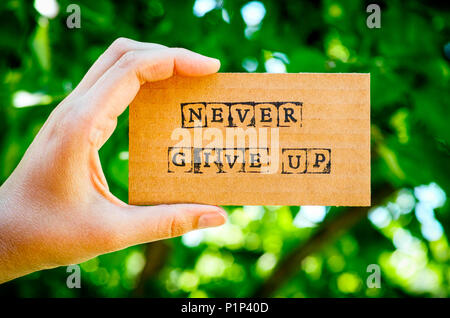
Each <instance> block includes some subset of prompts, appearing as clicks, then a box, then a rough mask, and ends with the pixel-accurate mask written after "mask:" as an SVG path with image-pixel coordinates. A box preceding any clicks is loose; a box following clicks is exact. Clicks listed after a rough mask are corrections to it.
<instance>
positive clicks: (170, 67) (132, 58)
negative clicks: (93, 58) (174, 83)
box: [86, 48, 220, 118]
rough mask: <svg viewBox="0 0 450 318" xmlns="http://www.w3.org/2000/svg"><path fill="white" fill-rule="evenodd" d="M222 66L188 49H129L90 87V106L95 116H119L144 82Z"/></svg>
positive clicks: (205, 73) (210, 71)
mask: <svg viewBox="0 0 450 318" xmlns="http://www.w3.org/2000/svg"><path fill="white" fill-rule="evenodd" d="M219 67H220V62H219V60H217V59H214V58H210V57H206V56H204V55H200V54H198V53H195V52H192V51H189V50H186V49H180V48H163V49H152V50H140V51H129V52H127V53H125V54H124V55H123V56H122V57H121V58H120V59H119V60H118V61H117V62H116V63H115V64H114V65H113V66H112V67H111V68H109V69H108V70H107V71H106V72H105V73H104V74H103V75H102V76H101V77H100V78H99V79H98V81H97V82H96V83H95V84H94V85H93V86H92V87H91V88H90V89H89V91H88V92H87V94H86V97H87V99H86V100H87V101H88V104H89V105H87V106H88V107H89V108H90V109H89V112H93V114H95V116H96V117H97V116H100V117H103V116H107V118H116V117H118V116H119V115H120V114H121V113H122V112H123V111H124V110H125V109H126V107H127V106H128V104H130V103H131V101H132V100H133V99H134V97H135V96H136V94H137V92H138V91H139V88H140V86H141V85H142V84H144V83H145V82H153V81H158V80H163V79H167V78H169V77H171V76H172V75H173V74H174V72H176V73H177V74H180V75H183V76H202V75H208V74H212V73H215V72H217V71H218V70H219ZM103 118H105V117H103Z"/></svg>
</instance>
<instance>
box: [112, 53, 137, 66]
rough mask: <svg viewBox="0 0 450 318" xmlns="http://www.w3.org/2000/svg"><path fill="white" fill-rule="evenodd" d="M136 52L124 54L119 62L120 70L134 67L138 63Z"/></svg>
mask: <svg viewBox="0 0 450 318" xmlns="http://www.w3.org/2000/svg"><path fill="white" fill-rule="evenodd" d="M136 55H137V54H136V52H135V51H128V52H126V53H125V54H123V55H122V56H121V57H120V59H119V61H118V62H117V66H118V67H119V68H130V67H133V66H134V64H135V63H136V59H137V56H136Z"/></svg>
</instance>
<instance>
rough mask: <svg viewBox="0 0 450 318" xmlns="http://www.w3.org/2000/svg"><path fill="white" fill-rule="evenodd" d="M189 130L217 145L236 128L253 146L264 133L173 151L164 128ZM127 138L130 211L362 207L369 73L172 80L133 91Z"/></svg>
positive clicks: (366, 184)
mask: <svg viewBox="0 0 450 318" xmlns="http://www.w3.org/2000/svg"><path fill="white" fill-rule="evenodd" d="M199 119H200V120H201V121H199ZM195 126H197V127H200V126H201V127H203V128H202V132H205V131H208V130H209V131H213V132H214V133H217V131H220V132H221V133H222V135H223V136H224V140H225V136H226V134H227V132H228V131H230V130H228V131H227V129H237V128H242V129H248V128H253V129H254V130H249V131H253V132H254V131H256V132H257V138H259V137H261V140H263V139H264V138H262V137H263V136H260V132H261V131H263V130H264V129H263V130H259V128H265V129H266V130H267V134H268V135H267V140H268V142H267V144H266V145H264V144H262V145H260V144H258V146H257V147H250V148H249V144H246V145H244V146H243V145H241V147H238V145H236V147H233V148H230V149H228V148H226V145H225V144H223V145H222V147H220V143H219V144H217V142H216V143H215V144H213V145H212V146H211V147H209V148H208V147H206V148H205V147H204V146H205V145H208V144H209V142H210V141H211V139H210V140H207V141H205V142H203V143H202V145H201V147H196V145H197V146H198V144H196V145H195V144H194V145H192V144H190V145H185V144H181V147H176V145H177V143H178V141H179V139H177V140H172V139H171V136H172V133H173V131H174V129H177V128H182V127H186V128H184V129H182V130H178V131H182V134H187V135H190V139H191V140H194V139H195V138H194V130H195V129H197V130H198V128H195V129H194V128H193V127H195ZM212 127H213V128H215V130H211V129H209V128H212ZM227 127H228V128H227ZM232 127H234V128H232ZM271 128H276V129H278V135H279V147H277V148H274V147H272V143H271V139H270V138H271V137H272V135H273V136H275V135H276V133H275V130H273V131H274V133H273V134H272V130H271ZM197 130H196V131H197ZM234 131H235V130H234ZM129 134H130V150H129V202H130V203H131V204H139V205H147V204H161V203H205V204H215V205H328V206H368V205H370V75H369V74H320V73H300V74H247V73H245V74H241V73H219V74H214V75H210V76H205V77H198V78H186V77H180V76H175V77H172V78H170V79H168V80H164V81H160V82H154V83H147V84H145V85H144V86H142V88H141V90H140V91H139V93H138V95H137V96H136V98H135V100H134V101H133V102H132V104H131V105H130V132H129ZM261 134H262V133H261ZM177 136H178V137H179V134H178V135H177ZM274 138H275V137H274ZM197 140H198V136H197ZM247 141H248V142H250V138H249V139H248V140H247ZM273 144H275V143H273ZM210 145H211V144H210ZM178 146H180V145H179V144H178ZM184 146H187V147H184ZM216 147H217V148H216ZM276 153H278V155H279V165H278V167H277V171H276V172H275V173H268V170H264V169H267V167H268V166H269V165H270V163H271V162H274V163H275V162H277V161H276V160H275V159H273V158H272V157H270V156H275V155H276ZM227 155H228V157H227ZM194 158H198V159H194ZM274 158H275V157H274ZM196 160H197V161H196ZM198 160H200V161H198ZM289 160H291V162H289ZM196 162H197V164H196ZM233 163H234V165H233ZM183 164H184V166H183ZM261 169H262V170H261ZM272 172H273V171H272Z"/></svg>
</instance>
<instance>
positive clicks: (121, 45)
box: [111, 37, 133, 56]
mask: <svg viewBox="0 0 450 318" xmlns="http://www.w3.org/2000/svg"><path fill="white" fill-rule="evenodd" d="M132 43H133V41H132V40H130V39H128V38H124V37H120V38H117V39H116V40H114V42H113V43H112V44H111V49H112V50H113V51H114V52H116V53H117V54H118V55H119V56H120V55H122V54H124V53H125V52H127V51H129V50H130V49H131V45H132Z"/></svg>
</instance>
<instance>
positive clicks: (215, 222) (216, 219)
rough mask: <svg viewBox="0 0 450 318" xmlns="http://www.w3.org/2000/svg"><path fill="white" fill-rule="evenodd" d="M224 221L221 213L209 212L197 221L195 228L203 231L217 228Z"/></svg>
mask: <svg viewBox="0 0 450 318" xmlns="http://www.w3.org/2000/svg"><path fill="white" fill-rule="evenodd" d="M225 221H226V218H225V216H224V215H223V214H222V213H221V212H210V213H206V214H203V215H202V216H200V218H199V219H198V224H197V228H199V229H204V228H207V227H212V226H219V225H222V224H224V223H225Z"/></svg>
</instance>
